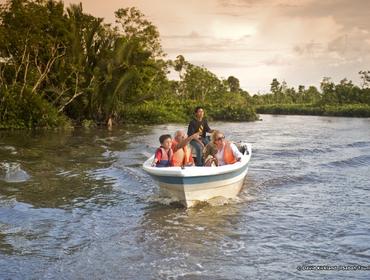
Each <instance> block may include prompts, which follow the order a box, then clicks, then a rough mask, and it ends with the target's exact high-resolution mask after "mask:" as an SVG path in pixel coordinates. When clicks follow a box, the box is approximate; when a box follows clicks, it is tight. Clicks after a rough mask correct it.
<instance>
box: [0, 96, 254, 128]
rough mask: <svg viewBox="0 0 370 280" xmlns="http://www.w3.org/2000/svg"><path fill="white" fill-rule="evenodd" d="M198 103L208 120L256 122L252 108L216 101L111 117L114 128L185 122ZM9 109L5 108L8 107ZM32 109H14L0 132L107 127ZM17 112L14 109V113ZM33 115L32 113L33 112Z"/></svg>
mask: <svg viewBox="0 0 370 280" xmlns="http://www.w3.org/2000/svg"><path fill="white" fill-rule="evenodd" d="M199 104H201V105H202V106H203V107H204V109H205V110H206V114H207V118H208V119H209V120H210V121H235V122H238V121H239V122H248V121H256V120H258V115H257V114H256V111H255V109H254V108H253V107H252V106H250V105H247V104H246V103H245V102H238V101H236V102H230V100H225V99H220V100H219V101H215V102H207V101H206V102H204V103H199V102H196V101H191V100H183V101H182V100H168V101H165V102H164V101H147V102H143V103H142V104H140V105H129V104H128V105H126V106H122V107H120V109H119V111H118V112H117V113H116V114H115V115H113V116H112V118H113V123H114V125H122V124H164V123H187V122H189V120H190V119H191V118H192V116H193V114H194V108H195V107H197V106H199ZM8 108H9V107H8ZM35 108H37V107H33V109H32V110H33V111H32V113H29V114H25V113H24V110H23V109H22V110H19V108H18V107H17V108H15V110H14V111H13V112H12V113H10V114H9V110H8V114H7V115H8V116H9V117H8V118H7V119H2V120H0V129H25V128H26V129H27V128H47V129H50V128H66V127H67V128H71V127H78V126H83V127H95V126H105V125H107V121H106V120H104V119H103V120H100V121H97V120H93V119H70V118H68V117H67V116H65V115H64V114H62V113H59V114H58V113H57V112H56V110H55V109H54V108H52V107H51V106H43V108H41V106H40V108H38V109H37V110H36V109H35ZM17 109H18V110H17ZM35 112H36V113H35Z"/></svg>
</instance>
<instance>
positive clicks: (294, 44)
mask: <svg viewBox="0 0 370 280" xmlns="http://www.w3.org/2000/svg"><path fill="white" fill-rule="evenodd" d="M64 2H65V3H66V4H67V5H68V4H69V3H79V2H82V4H83V8H84V11H85V12H87V13H89V14H92V15H94V16H97V17H103V18H104V19H105V22H106V23H113V22H114V11H116V10H117V9H119V8H126V7H137V8H139V10H141V12H142V13H144V14H145V16H146V17H147V19H149V20H150V21H151V22H152V23H153V24H154V25H155V26H157V28H158V30H159V32H160V35H161V43H162V46H163V49H164V51H165V53H167V58H168V59H175V58H176V56H177V55H179V54H181V55H183V56H184V57H185V59H186V60H187V61H189V62H190V63H192V64H195V65H198V66H204V67H206V68H207V69H209V70H210V71H211V72H213V73H214V74H216V75H217V76H218V77H219V78H225V79H226V78H227V77H229V76H231V75H232V76H235V77H237V78H238V79H239V81H240V85H241V87H242V88H243V89H244V90H247V91H248V92H250V93H251V94H256V93H265V92H268V91H269V89H270V84H271V81H272V79H273V78H277V79H278V80H279V81H283V80H284V81H286V82H287V84H288V86H294V87H297V86H298V85H305V86H306V87H308V86H309V85H314V86H317V87H318V86H319V85H320V82H321V80H322V79H323V77H331V78H332V79H333V81H334V82H336V83H337V82H339V81H340V80H341V79H343V78H348V79H350V80H352V81H353V82H354V83H356V84H360V81H359V74H358V72H359V71H360V70H370V14H369V11H370V1H368V0H351V1H348V0H100V1H97V0H65V1H64Z"/></svg>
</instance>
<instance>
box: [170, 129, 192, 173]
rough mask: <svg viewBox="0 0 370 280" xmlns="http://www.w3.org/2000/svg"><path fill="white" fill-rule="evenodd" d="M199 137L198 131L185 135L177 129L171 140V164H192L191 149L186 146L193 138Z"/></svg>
mask: <svg viewBox="0 0 370 280" xmlns="http://www.w3.org/2000/svg"><path fill="white" fill-rule="evenodd" d="M198 138H199V132H197V133H194V134H193V135H191V136H189V137H187V135H186V134H185V132H184V131H183V130H177V131H176V132H175V137H174V139H173V140H172V151H173V157H172V161H171V166H181V167H183V166H192V165H194V160H193V156H192V153H191V149H190V147H189V146H188V144H189V142H190V141H192V140H193V139H198Z"/></svg>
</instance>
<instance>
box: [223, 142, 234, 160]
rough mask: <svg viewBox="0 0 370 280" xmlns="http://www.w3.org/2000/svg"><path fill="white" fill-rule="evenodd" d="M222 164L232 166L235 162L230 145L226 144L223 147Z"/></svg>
mask: <svg viewBox="0 0 370 280" xmlns="http://www.w3.org/2000/svg"><path fill="white" fill-rule="evenodd" d="M224 162H225V164H233V163H235V162H236V158H235V156H234V153H233V150H232V149H231V143H230V142H226V143H225V147H224Z"/></svg>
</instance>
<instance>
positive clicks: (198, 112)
mask: <svg viewBox="0 0 370 280" xmlns="http://www.w3.org/2000/svg"><path fill="white" fill-rule="evenodd" d="M194 114H195V116H194V119H192V120H191V121H190V123H189V126H188V135H193V134H194V133H199V138H198V139H193V140H191V141H190V145H191V146H192V147H193V148H194V150H195V153H196V162H195V165H197V166H203V156H202V151H203V148H204V146H205V145H207V144H208V143H209V140H208V139H207V137H206V134H207V132H208V133H212V132H213V129H211V128H210V127H209V125H208V122H207V120H206V119H205V118H204V109H203V107H201V106H198V107H196V108H195V110H194Z"/></svg>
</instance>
